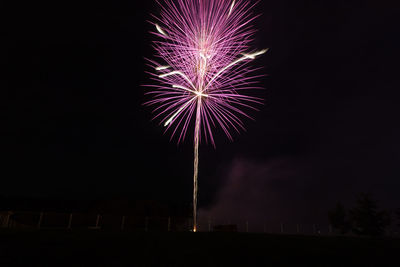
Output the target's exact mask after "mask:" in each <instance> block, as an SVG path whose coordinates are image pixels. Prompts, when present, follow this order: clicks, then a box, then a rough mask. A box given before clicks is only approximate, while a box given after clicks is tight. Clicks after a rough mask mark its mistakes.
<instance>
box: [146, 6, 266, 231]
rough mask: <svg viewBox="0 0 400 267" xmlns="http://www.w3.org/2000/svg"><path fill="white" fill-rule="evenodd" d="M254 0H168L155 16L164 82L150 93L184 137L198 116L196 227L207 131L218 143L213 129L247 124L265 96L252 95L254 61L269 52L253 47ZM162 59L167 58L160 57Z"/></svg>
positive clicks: (157, 69)
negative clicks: (200, 166) (201, 148)
mask: <svg viewBox="0 0 400 267" xmlns="http://www.w3.org/2000/svg"><path fill="white" fill-rule="evenodd" d="M253 7H254V5H253V4H251V3H250V1H248V0H238V1H235V0H234V1H231V0H177V1H173V0H164V1H162V2H160V8H161V12H160V17H154V19H155V20H156V22H155V23H154V26H155V31H154V32H153V34H154V35H156V36H157V39H156V40H155V41H154V48H155V50H156V55H155V57H156V60H149V62H150V63H149V65H150V66H151V67H152V68H153V69H154V72H152V73H150V75H151V76H152V79H153V80H154V81H156V82H157V84H158V85H148V87H150V88H151V89H150V90H149V91H148V92H147V93H146V94H149V95H151V96H152V100H150V101H148V102H146V103H145V104H146V105H150V106H154V114H155V116H154V118H160V120H161V124H163V125H164V126H165V127H166V131H168V130H170V131H171V132H172V134H171V139H172V138H173V137H174V136H176V137H177V139H178V143H180V142H181V141H183V140H184V139H185V137H186V134H187V131H188V129H189V128H190V127H191V125H192V124H191V123H192V121H193V120H194V173H193V231H196V230H197V189H198V183H197V180H198V179H197V177H198V164H199V143H200V141H201V137H202V136H203V138H204V139H205V141H206V142H207V143H208V142H210V143H211V144H212V145H213V146H214V147H215V142H214V137H213V131H214V129H215V128H221V129H222V131H223V132H224V133H225V134H226V136H227V137H228V138H229V139H230V140H232V134H231V131H232V130H234V131H237V132H239V130H240V129H243V130H244V125H243V122H242V118H243V117H247V118H250V117H249V116H248V115H247V114H246V113H245V111H244V110H245V109H248V108H250V109H255V110H256V108H254V107H253V106H254V105H255V104H261V101H262V99H260V98H257V97H253V96H250V95H248V94H247V93H248V92H251V91H252V90H253V89H260V87H258V86H257V81H256V78H259V77H260V76H259V75H256V74H254V71H256V70H257V69H256V68H250V67H249V66H248V62H250V61H252V60H254V59H255V58H256V57H258V56H260V55H262V54H264V53H266V52H267V49H264V50H260V51H255V52H254V51H253V52H249V50H250V47H249V44H250V42H251V41H252V36H253V34H254V32H255V30H254V29H253V28H252V25H251V24H252V22H253V20H254V19H255V18H256V17H257V16H254V15H253V14H252V12H251V10H252V8H253ZM157 61H159V62H161V64H160V63H159V62H157Z"/></svg>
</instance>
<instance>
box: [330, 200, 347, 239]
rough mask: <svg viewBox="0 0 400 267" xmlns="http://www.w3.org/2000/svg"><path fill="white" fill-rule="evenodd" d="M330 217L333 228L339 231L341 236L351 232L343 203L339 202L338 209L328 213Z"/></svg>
mask: <svg viewBox="0 0 400 267" xmlns="http://www.w3.org/2000/svg"><path fill="white" fill-rule="evenodd" d="M328 216H329V222H330V224H331V225H332V227H333V228H335V229H337V230H338V231H339V232H340V233H341V234H346V233H347V232H348V231H349V230H350V222H349V220H348V218H347V217H348V216H347V212H346V209H345V208H344V206H343V205H342V203H340V202H338V203H337V204H336V207H335V208H334V209H333V210H330V211H329V212H328Z"/></svg>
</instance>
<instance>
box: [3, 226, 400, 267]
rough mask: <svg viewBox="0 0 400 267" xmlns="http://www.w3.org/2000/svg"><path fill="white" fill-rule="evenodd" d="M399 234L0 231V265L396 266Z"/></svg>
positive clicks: (399, 241)
mask: <svg viewBox="0 0 400 267" xmlns="http://www.w3.org/2000/svg"><path fill="white" fill-rule="evenodd" d="M399 251H400V239H375V240H374V239H368V238H353V237H313V236H294V235H270V234H245V233H107V232H98V231H70V232H68V231H55V230H52V231H50V230H41V231H4V230H3V231H0V266H399V264H400V263H399V260H398V252H399Z"/></svg>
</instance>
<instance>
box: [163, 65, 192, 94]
mask: <svg viewBox="0 0 400 267" xmlns="http://www.w3.org/2000/svg"><path fill="white" fill-rule="evenodd" d="M175 74H176V75H180V76H182V77H183V78H184V79H185V80H186V81H187V82H188V83H189V84H190V85H191V86H192V88H193V89H195V86H194V85H193V83H192V81H191V80H190V79H189V78H188V77H187V76H186V75H185V74H183V73H182V72H180V71H177V70H175V71H171V72H168V73H165V74H161V75H159V76H158V77H160V78H164V77H167V76H171V75H175Z"/></svg>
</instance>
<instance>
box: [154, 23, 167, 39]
mask: <svg viewBox="0 0 400 267" xmlns="http://www.w3.org/2000/svg"><path fill="white" fill-rule="evenodd" d="M156 29H157V31H158V32H159V33H161V34H162V35H164V36H165V37H167V36H168V35H167V34H166V33H165V32H164V30H163V29H162V28H161V27H160V26H159V25H158V24H156Z"/></svg>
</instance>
